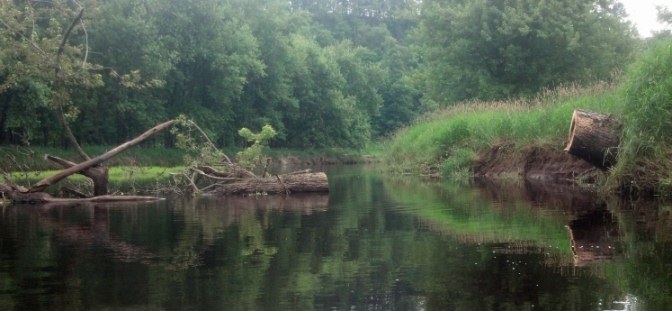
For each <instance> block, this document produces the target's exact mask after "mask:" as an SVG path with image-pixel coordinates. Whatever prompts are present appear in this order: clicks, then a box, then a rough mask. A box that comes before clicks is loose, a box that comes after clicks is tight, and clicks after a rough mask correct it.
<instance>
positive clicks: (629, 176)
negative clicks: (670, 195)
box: [612, 41, 672, 191]
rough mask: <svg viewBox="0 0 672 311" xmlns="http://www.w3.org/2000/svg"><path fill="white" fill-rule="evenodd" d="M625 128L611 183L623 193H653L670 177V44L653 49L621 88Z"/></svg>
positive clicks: (635, 65) (671, 149)
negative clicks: (623, 101)
mask: <svg viewBox="0 0 672 311" xmlns="http://www.w3.org/2000/svg"><path fill="white" fill-rule="evenodd" d="M623 97H624V99H625V106H624V108H623V109H624V110H623V114H624V117H625V124H626V126H625V128H624V131H623V135H622V141H621V146H620V150H619V158H618V163H617V165H616V167H615V168H614V171H613V174H612V181H614V182H615V183H614V184H616V185H618V186H620V187H625V188H628V189H624V190H626V191H642V190H644V191H654V190H661V189H655V188H656V187H658V186H661V185H662V186H664V184H665V183H664V181H665V180H669V179H670V178H672V172H671V171H670V168H672V162H671V161H672V160H671V159H670V156H669V155H670V152H671V151H672V148H671V146H672V41H667V42H660V43H658V44H656V45H655V46H653V47H652V48H651V49H650V50H649V51H648V52H647V53H646V54H645V55H644V56H643V57H641V58H640V59H638V60H637V61H636V62H635V63H634V64H633V65H632V66H631V68H630V70H629V71H628V73H627V75H626V80H625V83H624V85H623Z"/></svg>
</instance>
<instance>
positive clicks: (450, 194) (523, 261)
mask: <svg viewBox="0 0 672 311" xmlns="http://www.w3.org/2000/svg"><path fill="white" fill-rule="evenodd" d="M327 170H328V174H329V177H330V183H331V189H332V191H331V193H330V194H329V195H328V196H327V195H317V196H292V197H290V198H287V199H283V198H282V197H270V196H261V197H257V198H249V197H247V198H243V197H235V198H199V199H183V198H182V199H172V200H167V201H163V202H160V203H154V204H144V205H111V206H108V205H99V206H60V207H57V206H51V207H49V206H45V207H35V206H15V207H4V208H0V209H1V210H0V310H13V309H14V310H40V309H47V310H669V308H672V251H671V249H672V248H670V246H671V245H670V243H671V242H672V216H670V211H671V210H672V207H671V206H670V205H665V204H634V203H624V202H619V201H617V200H606V202H605V201H604V200H602V201H596V200H595V199H594V195H592V194H589V193H588V194H586V193H582V192H580V191H578V190H577V189H573V188H563V187H559V186H546V187H544V186H539V185H537V186H534V187H532V186H529V185H527V186H526V185H520V186H509V187H507V188H501V187H495V186H493V185H485V184H476V185H471V186H460V185H454V184H450V183H445V182H441V183H437V182H429V181H421V180H417V179H415V178H411V177H407V178H398V177H396V178H395V177H390V176H385V175H383V174H381V173H379V171H378V170H377V169H376V168H375V167H366V168H362V167H347V168H328V169H327Z"/></svg>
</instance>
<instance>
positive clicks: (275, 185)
mask: <svg viewBox="0 0 672 311" xmlns="http://www.w3.org/2000/svg"><path fill="white" fill-rule="evenodd" d="M214 192H215V193H217V194H222V195H227V194H249V193H268V194H278V193H279V194H290V193H293V192H329V180H328V179H327V174H325V173H322V172H319V173H301V174H285V175H277V176H273V177H265V178H245V179H240V180H238V181H234V182H231V183H226V184H222V185H219V186H218V187H217V189H215V190H214Z"/></svg>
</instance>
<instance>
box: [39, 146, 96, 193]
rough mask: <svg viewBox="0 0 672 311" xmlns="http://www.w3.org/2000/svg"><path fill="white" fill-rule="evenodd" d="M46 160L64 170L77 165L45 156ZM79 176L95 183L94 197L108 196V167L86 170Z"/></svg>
mask: <svg viewBox="0 0 672 311" xmlns="http://www.w3.org/2000/svg"><path fill="white" fill-rule="evenodd" d="M44 158H45V159H47V160H50V161H52V162H55V163H58V164H59V165H60V166H62V167H64V168H70V167H73V166H75V165H77V163H74V162H71V161H68V160H65V159H61V158H59V157H55V156H51V155H45V156H44ZM78 173H79V174H82V175H84V176H86V177H88V178H91V180H92V181H93V195H94V196H98V195H106V194H107V183H108V174H109V170H108V168H107V167H105V166H103V165H96V166H92V167H89V168H87V169H85V170H82V171H80V172H78Z"/></svg>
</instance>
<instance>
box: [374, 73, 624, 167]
mask: <svg viewBox="0 0 672 311" xmlns="http://www.w3.org/2000/svg"><path fill="white" fill-rule="evenodd" d="M622 106H623V101H622V99H621V97H620V96H619V93H618V92H617V91H616V88H615V87H614V86H613V85H607V84H596V85H593V86H591V87H587V88H580V87H574V86H570V87H562V88H558V89H556V90H553V91H547V92H544V93H542V94H540V95H538V96H537V97H536V98H534V99H530V100H507V101H498V102H465V103H461V104H458V105H455V106H451V107H448V108H446V109H443V110H441V111H437V112H434V113H432V114H429V115H427V116H424V117H423V118H421V119H419V120H418V121H417V122H416V124H414V125H412V126H410V127H408V128H405V129H403V130H401V131H400V132H398V133H397V134H396V135H395V136H394V137H393V139H392V140H391V141H389V142H387V144H386V146H385V152H384V154H385V157H384V158H385V160H386V162H387V163H389V164H391V165H392V167H393V169H395V170H397V171H407V172H408V171H410V172H420V173H427V171H428V170H429V171H434V172H437V171H440V172H441V173H442V174H443V175H444V176H448V175H450V174H452V173H455V172H458V173H459V172H460V171H462V172H464V170H465V169H468V168H469V165H470V164H471V161H470V157H471V158H472V159H473V156H474V155H476V154H478V153H479V152H481V151H483V150H485V149H486V148H488V147H489V146H491V145H492V144H494V143H496V142H498V141H506V142H508V143H513V144H514V145H515V146H520V147H522V146H526V145H529V144H551V145H554V146H558V149H562V148H563V147H564V142H565V139H566V137H567V135H568V132H569V124H570V121H571V117H572V112H573V111H574V109H577V108H582V109H589V110H593V111H597V112H603V113H619V112H621V111H622V109H623V108H622ZM459 174H463V173H459Z"/></svg>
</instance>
